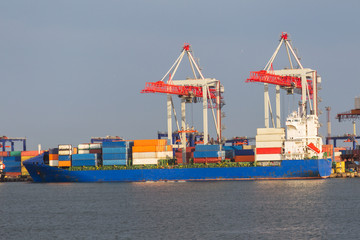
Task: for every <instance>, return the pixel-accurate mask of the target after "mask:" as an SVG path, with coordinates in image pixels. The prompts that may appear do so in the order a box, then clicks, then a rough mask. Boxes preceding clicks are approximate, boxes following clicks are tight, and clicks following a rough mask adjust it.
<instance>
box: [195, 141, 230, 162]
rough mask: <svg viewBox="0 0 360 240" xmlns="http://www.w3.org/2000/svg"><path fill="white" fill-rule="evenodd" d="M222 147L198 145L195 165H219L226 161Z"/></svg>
mask: <svg viewBox="0 0 360 240" xmlns="http://www.w3.org/2000/svg"><path fill="white" fill-rule="evenodd" d="M221 147H222V146H221V145H196V146H195V152H194V163H218V162H221V161H222V160H225V151H222V150H221Z"/></svg>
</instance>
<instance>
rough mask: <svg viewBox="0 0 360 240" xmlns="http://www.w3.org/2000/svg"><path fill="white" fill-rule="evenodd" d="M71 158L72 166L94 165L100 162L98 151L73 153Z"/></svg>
mask: <svg viewBox="0 0 360 240" xmlns="http://www.w3.org/2000/svg"><path fill="white" fill-rule="evenodd" d="M71 158H72V166H73V167H82V166H87V167H96V166H98V165H99V163H100V162H101V154H99V153H83V154H73V155H72V156H71Z"/></svg>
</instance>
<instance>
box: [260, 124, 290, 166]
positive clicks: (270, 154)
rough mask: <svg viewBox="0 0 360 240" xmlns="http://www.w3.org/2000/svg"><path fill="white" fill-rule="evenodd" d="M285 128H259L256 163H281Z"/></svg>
mask: <svg viewBox="0 0 360 240" xmlns="http://www.w3.org/2000/svg"><path fill="white" fill-rule="evenodd" d="M284 140H285V128H258V129H257V134H256V153H255V161H256V162H261V161H281V160H282V153H283V147H284Z"/></svg>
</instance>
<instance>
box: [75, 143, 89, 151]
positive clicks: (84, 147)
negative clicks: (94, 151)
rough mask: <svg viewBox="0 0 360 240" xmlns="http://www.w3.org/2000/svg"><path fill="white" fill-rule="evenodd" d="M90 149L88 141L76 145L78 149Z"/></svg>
mask: <svg viewBox="0 0 360 240" xmlns="http://www.w3.org/2000/svg"><path fill="white" fill-rule="evenodd" d="M89 149H90V143H82V144H79V145H78V150H79V151H80V150H89Z"/></svg>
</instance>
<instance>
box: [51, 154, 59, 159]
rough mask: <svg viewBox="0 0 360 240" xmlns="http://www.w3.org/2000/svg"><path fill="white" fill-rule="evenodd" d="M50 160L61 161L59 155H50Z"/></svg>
mask: <svg viewBox="0 0 360 240" xmlns="http://www.w3.org/2000/svg"><path fill="white" fill-rule="evenodd" d="M49 160H59V154H49Z"/></svg>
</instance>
